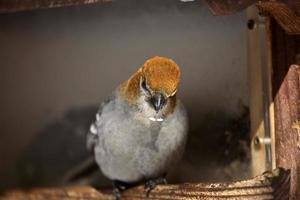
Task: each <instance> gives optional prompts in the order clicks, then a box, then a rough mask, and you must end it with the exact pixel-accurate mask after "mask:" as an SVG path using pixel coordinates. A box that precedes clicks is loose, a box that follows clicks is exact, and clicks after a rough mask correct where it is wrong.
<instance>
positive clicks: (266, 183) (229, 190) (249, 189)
mask: <svg viewBox="0 0 300 200" xmlns="http://www.w3.org/2000/svg"><path fill="white" fill-rule="evenodd" d="M289 174H290V172H289V171H288V170H283V169H276V170H274V171H271V172H266V173H264V174H263V175H261V176H258V177H256V178H254V179H250V180H244V181H238V182H232V183H188V184H181V185H160V186H158V187H156V188H155V189H154V190H153V191H152V192H151V193H150V196H149V197H146V196H145V192H144V187H143V186H139V187H135V188H132V189H129V190H127V191H125V192H124V193H123V194H122V199H125V200H126V199H128V200H146V199H165V200H168V199H170V200H171V199H173V200H174V199H175V200H181V199H182V200H187V199H190V200H196V199H197V200H216V199H218V200H225V199H226V200H234V199H235V200H246V199H247V200H263V199H264V200H266V199H276V200H288V199H289V196H288V191H289V186H290V181H289V180H290V175H289ZM0 199H6V200H21V199H22V200H23V199H26V200H42V199H47V200H54V199H56V200H75V199H90V200H111V199H113V197H112V195H109V194H105V193H102V192H101V191H98V190H96V189H94V188H91V187H88V186H83V187H65V188H43V189H31V190H15V191H10V192H7V193H5V194H4V195H2V196H1V197H0Z"/></svg>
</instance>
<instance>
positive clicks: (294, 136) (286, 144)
mask: <svg viewBox="0 0 300 200" xmlns="http://www.w3.org/2000/svg"><path fill="white" fill-rule="evenodd" d="M270 29H271V33H272V34H271V49H272V95H273V99H274V111H275V149H276V164H277V166H279V167H284V168H287V169H291V191H290V196H291V199H294V200H296V199H300V196H299V195H300V172H299V169H300V168H299V167H300V149H299V146H298V144H299V140H300V136H299V134H298V131H297V129H296V127H297V126H296V125H297V122H298V121H299V98H300V91H299V90H300V87H299V73H298V72H299V66H298V65H295V64H296V63H298V61H299V60H298V58H299V53H300V35H288V34H287V33H286V32H285V31H284V30H283V29H282V28H281V26H279V24H278V23H277V22H276V21H275V20H274V19H273V20H271V24H270Z"/></svg>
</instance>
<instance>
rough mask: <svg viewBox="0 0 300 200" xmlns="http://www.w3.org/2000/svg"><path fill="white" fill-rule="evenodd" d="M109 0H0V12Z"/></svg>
mask: <svg viewBox="0 0 300 200" xmlns="http://www.w3.org/2000/svg"><path fill="white" fill-rule="evenodd" d="M106 1H110V0H0V13H13V12H18V11H25V10H34V9H43V8H56V7H63V6H72V5H81V4H92V3H97V2H106Z"/></svg>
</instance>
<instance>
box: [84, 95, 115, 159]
mask: <svg viewBox="0 0 300 200" xmlns="http://www.w3.org/2000/svg"><path fill="white" fill-rule="evenodd" d="M112 98H113V96H110V97H109V98H108V99H106V100H105V101H103V102H102V104H101V106H100V108H99V110H98V111H97V113H96V119H95V120H94V122H93V123H92V124H91V126H90V129H89V131H88V133H87V140H86V146H87V149H88V151H89V152H91V153H94V147H95V146H96V144H97V142H98V137H99V135H101V130H100V129H99V125H100V124H101V120H102V118H101V114H102V110H103V108H104V107H105V106H106V105H107V104H108V103H110V102H111V100H112Z"/></svg>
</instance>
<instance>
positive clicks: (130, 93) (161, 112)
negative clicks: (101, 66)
mask: <svg viewBox="0 0 300 200" xmlns="http://www.w3.org/2000/svg"><path fill="white" fill-rule="evenodd" d="M179 81H180V69H179V67H178V65H177V64H176V63H175V62H174V61H173V60H171V59H169V58H165V57H158V56H156V57H153V58H151V59H149V60H147V61H146V62H145V63H144V64H143V66H142V67H141V68H140V69H139V70H138V71H137V72H136V73H135V74H134V75H133V76H131V78H130V79H129V80H127V81H125V82H124V83H123V84H122V85H121V87H120V92H121V94H122V96H124V97H125V99H126V100H127V101H128V103H129V104H136V105H138V106H139V108H140V109H141V110H142V111H144V112H146V115H149V117H150V118H151V115H153V119H161V120H162V119H163V118H161V117H163V116H166V115H167V114H169V113H172V112H173V110H174V108H175V106H176V92H177V86H178V84H179ZM155 116H156V117H158V118H155ZM158 121H159V120H158Z"/></svg>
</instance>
